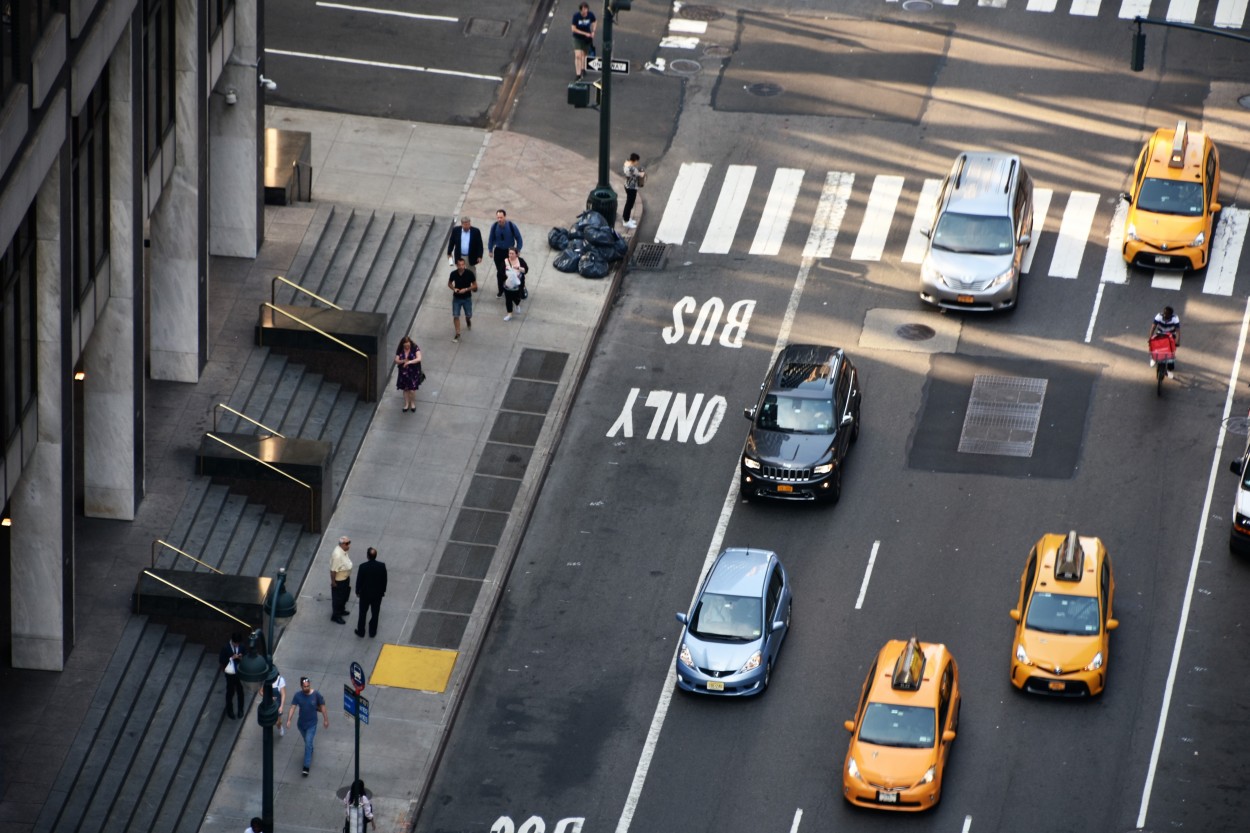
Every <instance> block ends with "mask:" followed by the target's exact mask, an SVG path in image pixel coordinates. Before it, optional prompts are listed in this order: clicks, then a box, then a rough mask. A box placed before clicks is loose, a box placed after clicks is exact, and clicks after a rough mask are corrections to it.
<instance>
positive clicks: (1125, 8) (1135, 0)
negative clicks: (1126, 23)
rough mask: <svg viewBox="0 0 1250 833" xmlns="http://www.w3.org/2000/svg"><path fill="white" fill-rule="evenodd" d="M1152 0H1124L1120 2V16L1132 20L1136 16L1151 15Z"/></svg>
mask: <svg viewBox="0 0 1250 833" xmlns="http://www.w3.org/2000/svg"><path fill="white" fill-rule="evenodd" d="M1149 15H1150V0H1124V2H1123V3H1121V4H1120V17H1121V18H1125V19H1127V20H1132V19H1133V18H1135V17H1149Z"/></svg>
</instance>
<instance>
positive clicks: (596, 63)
mask: <svg viewBox="0 0 1250 833" xmlns="http://www.w3.org/2000/svg"><path fill="white" fill-rule="evenodd" d="M586 66H587V67H589V68H590V69H593V70H594V71H595V72H603V59H602V58H591V59H590V60H589V61H587V62H586ZM612 71H613V72H614V73H616V74H617V75H629V61H623V60H618V59H616V58H613V59H612Z"/></svg>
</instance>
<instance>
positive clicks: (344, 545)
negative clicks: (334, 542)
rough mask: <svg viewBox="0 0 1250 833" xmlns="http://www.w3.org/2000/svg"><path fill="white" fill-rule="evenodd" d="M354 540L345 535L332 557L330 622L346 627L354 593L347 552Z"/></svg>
mask: <svg viewBox="0 0 1250 833" xmlns="http://www.w3.org/2000/svg"><path fill="white" fill-rule="evenodd" d="M351 546H352V539H350V538H348V537H347V536H346V535H344V536H343V537H342V538H339V545H338V546H337V547H335V548H334V552H333V553H332V554H331V555H330V602H331V603H332V604H333V609H332V611H331V613H330V621H332V622H337V623H338V624H340V625H346V624H347V620H346V619H344V618H343V617H344V616H346V615H347V599H348V597H349V596H350V595H351V592H352V581H351V578H352V560H351V558H350V557H348V555H347V552H348V550H350V549H351Z"/></svg>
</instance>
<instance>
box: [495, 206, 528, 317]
mask: <svg viewBox="0 0 1250 833" xmlns="http://www.w3.org/2000/svg"><path fill="white" fill-rule="evenodd" d="M521 245H522V243H521V230H520V229H519V228H517V227H516V223H514V222H512V221H511V220H509V219H508V212H507V211H504V210H503V209H502V208H501V209H499V210H498V211H496V212H495V224H494V225H493V226H491V227H490V237H489V239H488V240H487V246H488V247H489V248H490V254H491V257H493V258H494V259H495V281H496V282H497V283H498V284H499V294H498V295H496V296H495V297H496V298H501V297H503V281H504V273H503V262H504V261H505V260H507V259H508V250H509V249H516V250H517V251H518V252H519V251H521Z"/></svg>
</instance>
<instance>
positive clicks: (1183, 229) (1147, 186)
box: [1120, 121, 1222, 270]
mask: <svg viewBox="0 0 1250 833" xmlns="http://www.w3.org/2000/svg"><path fill="white" fill-rule="evenodd" d="M1219 193H1220V155H1219V153H1218V152H1217V151H1216V149H1215V144H1214V143H1213V142H1212V141H1211V139H1210V137H1208V136H1207V134H1206V133H1199V132H1197V131H1193V130H1190V129H1189V128H1188V126H1187V125H1186V123H1185V122H1183V121H1182V122H1179V123H1178V124H1177V125H1176V128H1175V129H1170V128H1160V129H1158V130H1156V131H1155V133H1154V135H1153V136H1151V137H1150V141H1148V142H1146V146H1145V147H1144V148H1142V151H1141V153H1140V154H1139V155H1138V157H1137V165H1136V166H1135V167H1134V168H1133V181H1132V184H1131V186H1130V190H1129V192H1128V193H1126V194H1121V195H1120V196H1121V198H1123V199H1124V200H1126V201H1127V202H1128V204H1129V206H1128V215H1127V217H1126V218H1125V221H1124V250H1123V252H1124V259H1125V260H1126V261H1128V262H1129V263H1130V264H1133V265H1136V266H1144V267H1150V268H1154V269H1181V270H1184V269H1202V268H1203V267H1205V266H1206V265H1207V259H1208V255H1209V254H1210V251H1211V234H1212V233H1213V231H1214V227H1215V215H1216V213H1217V212H1219V210H1220V209H1221V208H1222V206H1221V205H1220V203H1219Z"/></svg>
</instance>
